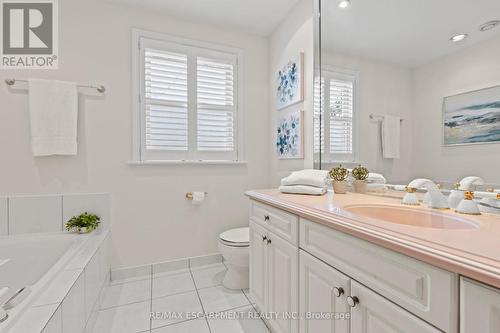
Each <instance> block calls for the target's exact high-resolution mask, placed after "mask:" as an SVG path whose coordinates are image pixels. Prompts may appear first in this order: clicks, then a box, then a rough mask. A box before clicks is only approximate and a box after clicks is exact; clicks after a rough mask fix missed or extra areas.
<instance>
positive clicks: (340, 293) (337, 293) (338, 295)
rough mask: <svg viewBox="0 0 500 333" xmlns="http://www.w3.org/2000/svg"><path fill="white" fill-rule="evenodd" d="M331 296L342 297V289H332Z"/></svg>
mask: <svg viewBox="0 0 500 333" xmlns="http://www.w3.org/2000/svg"><path fill="white" fill-rule="evenodd" d="M333 294H334V295H335V297H340V296H342V295H344V288H342V287H335V288H333Z"/></svg>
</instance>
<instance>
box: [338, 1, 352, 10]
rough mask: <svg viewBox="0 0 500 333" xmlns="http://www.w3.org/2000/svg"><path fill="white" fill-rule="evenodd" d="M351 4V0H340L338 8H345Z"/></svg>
mask: <svg viewBox="0 0 500 333" xmlns="http://www.w3.org/2000/svg"><path fill="white" fill-rule="evenodd" d="M350 5H351V0H341V1H340V2H339V8H340V9H346V8H347V7H349V6H350Z"/></svg>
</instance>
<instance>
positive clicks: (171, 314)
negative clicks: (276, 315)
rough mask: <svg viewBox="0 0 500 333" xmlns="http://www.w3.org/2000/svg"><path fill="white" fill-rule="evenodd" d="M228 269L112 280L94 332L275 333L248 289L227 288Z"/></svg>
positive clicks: (203, 268)
mask: <svg viewBox="0 0 500 333" xmlns="http://www.w3.org/2000/svg"><path fill="white" fill-rule="evenodd" d="M225 271H226V267H225V266H224V264H223V263H218V264H211V265H206V266H199V267H194V268H190V269H183V270H177V271H172V272H166V273H157V274H153V275H150V276H143V277H135V278H131V279H123V280H115V281H112V282H111V283H110V285H109V286H108V287H107V290H106V291H105V293H104V296H103V299H102V304H101V308H100V310H99V314H98V317H97V322H96V324H95V327H94V333H115V332H116V333H138V332H141V333H142V332H151V333H226V332H227V333H269V330H268V329H267V327H266V325H265V324H264V322H263V321H261V320H260V319H255V318H256V310H255V308H254V307H253V305H252V303H251V302H250V298H249V295H248V291H246V290H236V291H233V290H228V289H226V288H224V287H223V286H222V285H221V282H222V278H223V276H224V272H225ZM203 312H204V313H209V314H210V316H208V317H203V316H199V315H198V313H203ZM152 313H153V314H155V317H154V318H152V316H151V314H152Z"/></svg>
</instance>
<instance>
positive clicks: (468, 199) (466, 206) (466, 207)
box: [455, 191, 481, 215]
mask: <svg viewBox="0 0 500 333" xmlns="http://www.w3.org/2000/svg"><path fill="white" fill-rule="evenodd" d="M473 199H474V192H472V191H466V192H465V193H464V198H463V200H462V201H460V203H459V204H458V206H457V209H456V210H455V211H456V212H457V213H460V214H467V215H481V212H480V211H479V207H478V205H477V204H476V203H475V202H474V200H473Z"/></svg>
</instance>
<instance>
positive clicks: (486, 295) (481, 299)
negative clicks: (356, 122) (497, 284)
mask: <svg viewBox="0 0 500 333" xmlns="http://www.w3.org/2000/svg"><path fill="white" fill-rule="evenodd" d="M478 332H481V333H498V332H500V290H498V289H494V288H491V287H487V286H484V285H481V284H479V283H477V282H475V281H472V280H469V279H465V278H461V281H460V333H478Z"/></svg>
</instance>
